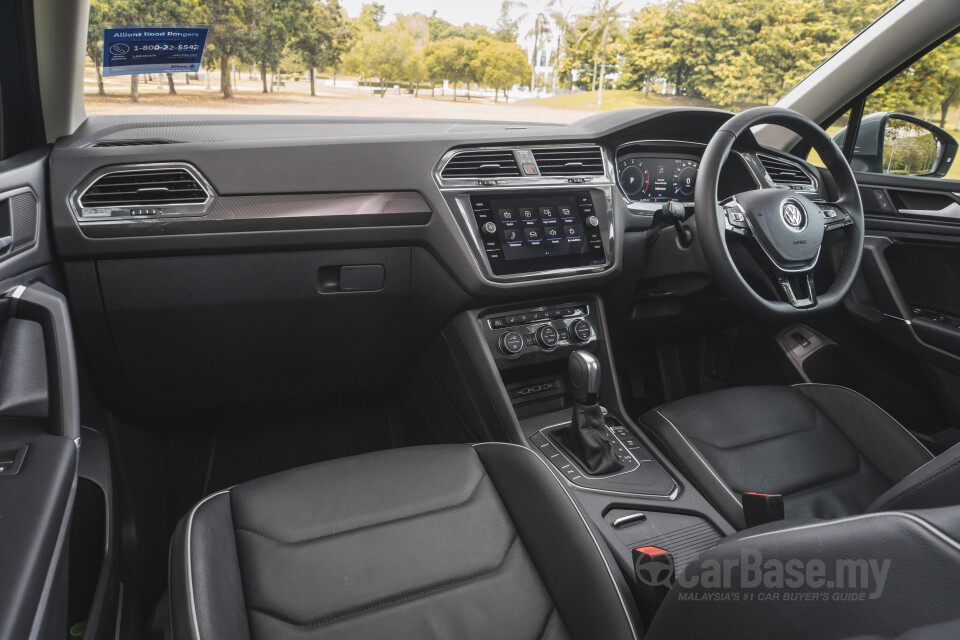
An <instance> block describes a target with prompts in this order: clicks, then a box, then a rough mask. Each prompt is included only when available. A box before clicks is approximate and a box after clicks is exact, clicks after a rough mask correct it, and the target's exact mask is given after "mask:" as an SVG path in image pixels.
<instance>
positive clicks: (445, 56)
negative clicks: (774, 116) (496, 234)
mask: <svg viewBox="0 0 960 640" xmlns="http://www.w3.org/2000/svg"><path fill="white" fill-rule="evenodd" d="M895 2H896V0H818V1H816V2H814V1H812V0H777V2H770V1H769V0H476V1H474V2H463V1H458V2H436V0H375V1H370V0H90V21H89V24H90V30H89V33H88V39H87V50H86V53H87V61H86V72H85V79H84V95H85V102H86V110H87V113H88V114H90V115H98V114H130V115H144V114H165V113H231V114H285V115H327V116H344V117H358V116H376V117H394V118H396V117H403V118H416V117H424V118H452V119H482V120H509V121H529V122H573V121H575V120H579V119H581V118H583V117H585V116H588V115H591V114H594V113H597V112H599V111H605V110H611V109H623V108H630V107H670V106H678V107H682V106H698V107H719V108H723V109H729V110H732V111H741V110H743V109H747V108H749V107H752V106H756V105H761V104H773V103H775V102H776V101H777V100H778V99H779V97H780V96H781V95H783V94H784V93H786V92H787V91H788V90H789V89H790V88H791V87H792V86H793V85H794V84H796V83H797V82H799V81H800V80H801V79H802V78H804V77H805V76H806V75H807V74H809V73H810V72H811V71H812V70H813V69H815V68H816V67H817V66H818V65H819V64H821V63H822V62H823V61H824V60H826V59H827V58H828V57H829V56H830V55H832V54H833V53H834V52H835V51H836V50H837V49H839V48H840V47H842V46H843V45H844V44H845V43H846V42H847V41H848V40H850V39H851V38H852V37H854V36H855V35H856V34H857V33H858V32H859V31H861V30H862V29H863V28H865V27H866V26H867V25H869V24H870V22H872V21H873V20H875V19H876V18H877V17H879V16H880V15H881V14H882V13H883V12H884V11H886V10H887V9H888V8H889V7H890V6H892V5H893V4H894V3H895ZM138 27H139V28H147V27H153V28H157V29H159V28H162V27H170V28H180V29H184V30H186V29H189V28H206V29H208V34H207V37H206V39H205V40H204V41H203V44H202V45H197V46H198V50H202V59H201V60H200V61H199V62H196V61H194V62H193V64H195V65H197V67H198V68H196V69H193V68H192V66H191V67H190V68H189V69H188V70H187V69H184V67H182V66H177V67H168V68H166V69H165V70H159V71H157V70H151V72H149V73H143V74H141V75H136V76H131V75H121V74H119V73H118V71H119V70H132V69H134V68H135V67H136V65H137V63H138V62H140V61H142V60H141V59H140V58H137V59H136V60H134V59H132V58H130V59H127V60H125V61H121V62H125V63H126V64H123V63H120V64H117V63H116V62H117V61H116V60H114V59H111V58H110V56H111V55H118V56H119V55H125V53H130V54H131V55H133V54H135V53H137V52H136V51H134V50H133V49H132V47H131V49H130V50H128V49H126V48H125V47H124V46H119V47H117V48H116V49H113V46H114V45H116V44H120V45H124V44H128V43H124V42H120V43H117V42H115V41H114V40H109V39H108V43H109V45H110V46H108V47H104V29H105V28H117V29H126V30H130V29H135V28H138ZM182 44H183V43H182V42H181V43H178V42H174V41H169V42H157V43H154V46H161V45H162V46H164V47H171V46H180V45H182ZM188 44H190V45H191V46H193V43H192V42H191V43H188ZM105 49H106V50H105ZM111 50H113V52H114V53H111ZM165 50H166V49H165ZM105 55H106V56H107V57H108V60H107V63H108V64H106V65H105V64H104V56H105ZM108 67H109V69H108ZM105 69H106V72H105ZM140 69H141V70H143V67H140ZM111 70H112V71H113V73H111ZM167 71H169V72H167Z"/></svg>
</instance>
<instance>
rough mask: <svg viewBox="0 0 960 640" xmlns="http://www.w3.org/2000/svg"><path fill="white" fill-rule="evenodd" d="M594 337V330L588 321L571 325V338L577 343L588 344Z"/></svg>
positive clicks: (579, 321)
mask: <svg viewBox="0 0 960 640" xmlns="http://www.w3.org/2000/svg"><path fill="white" fill-rule="evenodd" d="M592 335H593V329H592V328H591V327H590V323H589V322H587V321H586V320H577V321H576V322H574V323H573V324H572V325H570V337H571V338H572V339H573V340H575V341H576V342H586V341H587V340H589V339H590V337H591V336H592Z"/></svg>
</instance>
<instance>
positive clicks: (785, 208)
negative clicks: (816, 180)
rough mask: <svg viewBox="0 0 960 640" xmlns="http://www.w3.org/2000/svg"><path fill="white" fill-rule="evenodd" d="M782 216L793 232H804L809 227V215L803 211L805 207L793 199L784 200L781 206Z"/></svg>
mask: <svg viewBox="0 0 960 640" xmlns="http://www.w3.org/2000/svg"><path fill="white" fill-rule="evenodd" d="M780 215H781V217H783V221H784V223H786V225H787V228H788V229H790V230H791V231H803V229H804V227H806V226H807V215H806V213H805V212H804V211H803V205H802V204H800V203H799V202H798V201H796V200H793V199H792V198H788V199H787V200H784V201H783V203H782V204H781V205H780Z"/></svg>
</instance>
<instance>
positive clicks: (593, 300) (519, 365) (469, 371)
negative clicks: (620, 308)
mask: <svg viewBox="0 0 960 640" xmlns="http://www.w3.org/2000/svg"><path fill="white" fill-rule="evenodd" d="M490 207H491V208H490V212H491V215H496V216H499V215H500V213H499V211H498V212H497V213H496V214H494V213H493V212H494V211H495V210H496V209H497V208H498V207H497V205H496V201H493V202H491V203H490ZM499 208H503V209H509V208H510V207H499ZM541 219H542V218H541ZM480 222H484V223H485V221H484V220H483V219H482V218H481V219H480V220H478V221H477V223H478V224H479V223H480ZM502 250H503V249H502V247H500V248H499V249H497V251H502ZM520 259H522V258H520ZM538 259H543V258H538ZM548 259H553V258H548ZM494 264H495V263H494ZM430 352H431V356H430V358H428V359H427V361H426V362H424V363H423V367H422V369H421V370H420V371H418V373H417V376H416V377H418V378H420V377H423V378H425V379H426V378H430V379H432V380H433V384H432V386H431V387H430V389H429V390H428V395H426V396H425V397H424V399H423V401H422V405H423V406H425V407H430V409H431V410H432V412H433V415H432V416H428V417H427V422H429V423H430V425H431V426H432V428H433V429H434V430H436V431H437V433H438V437H441V438H446V439H448V440H449V439H451V438H460V439H462V440H463V441H467V442H471V441H478V440H504V441H509V442H513V443H516V444H522V445H524V446H526V447H528V448H529V449H531V450H532V451H534V452H535V453H536V455H538V456H539V457H540V458H541V459H542V460H543V461H544V462H545V463H546V464H547V466H548V468H550V469H551V470H552V471H553V472H554V474H555V475H556V476H557V477H558V479H560V481H561V482H563V483H564V485H565V486H566V487H567V490H568V492H569V493H570V494H571V495H572V496H573V497H574V499H575V500H576V501H577V503H578V504H579V505H580V507H581V510H582V511H583V513H584V515H585V516H586V517H588V518H589V519H590V520H591V521H592V524H593V526H594V527H595V529H596V531H597V532H598V533H599V534H600V535H601V536H602V537H603V538H604V540H605V541H606V543H607V546H608V547H609V548H610V550H611V552H612V554H613V556H614V557H615V558H616V559H617V562H618V564H619V565H620V568H621V569H622V571H623V573H624V575H625V576H627V577H628V578H630V577H631V576H633V575H634V566H633V562H634V561H633V552H634V549H637V548H640V547H644V546H655V547H658V548H661V549H666V550H668V551H669V552H670V553H671V554H672V557H673V559H674V562H675V568H676V570H677V571H680V570H682V569H683V567H684V566H685V564H686V563H687V562H689V561H690V560H692V559H693V558H694V557H695V556H696V554H697V553H699V552H700V551H703V550H705V549H708V548H710V547H713V546H715V545H716V544H717V543H719V542H720V541H721V540H722V539H723V537H724V536H725V535H729V534H730V533H733V527H731V526H730V524H729V523H727V522H726V521H725V520H724V519H723V517H722V516H721V515H720V514H719V513H717V511H716V509H715V508H714V507H713V506H712V505H711V504H710V503H709V502H708V501H707V500H706V499H705V498H704V496H703V495H702V494H701V493H700V492H699V491H698V490H697V488H696V487H695V486H693V485H692V484H691V483H690V482H689V481H687V480H686V479H685V478H684V477H683V475H682V473H681V472H680V470H679V469H677V467H676V466H674V465H673V463H672V460H671V458H670V455H669V452H667V451H664V450H663V449H662V448H661V447H659V446H658V443H657V442H655V441H652V440H651V439H650V437H649V436H648V434H647V433H646V432H645V431H644V430H643V429H641V428H640V427H639V425H638V424H636V423H635V422H634V421H633V420H631V419H630V417H629V416H628V415H627V413H626V410H625V409H624V405H623V402H622V399H621V396H620V393H621V391H620V385H619V381H618V376H617V371H616V367H615V366H614V351H613V349H612V345H611V342H610V333H609V328H608V326H607V321H606V318H605V315H604V308H603V303H602V300H601V298H600V297H599V296H597V295H590V294H584V295H578V296H565V297H557V298H554V299H551V300H548V301H542V302H537V303H531V302H522V301H517V302H513V303H504V304H500V305H495V306H490V307H485V308H481V309H474V310H470V311H465V312H463V313H461V314H459V315H457V316H456V317H455V318H454V319H453V320H452V321H451V323H450V324H449V325H448V326H447V327H446V328H445V329H444V331H443V332H442V336H441V337H440V338H439V339H438V340H437V342H436V344H435V345H433V347H432V348H431V350H430ZM572 354H574V355H573V357H572V358H571V355H572ZM577 360H579V361H581V362H587V363H593V364H591V366H594V367H595V368H596V375H595V376H594V375H593V373H591V376H588V377H589V378H590V379H593V378H594V377H595V378H596V380H595V385H596V388H595V389H590V390H588V392H586V393H585V392H584V390H583V388H582V387H583V376H582V375H580V374H579V373H578V370H577V367H576V366H575V364H574V362H575V361H577ZM591 384H593V383H591ZM585 416H586V417H585ZM451 425H454V426H451ZM440 430H444V432H443V433H442V434H441V433H439V431H440ZM578 438H580V440H579V441H578ZM634 586H637V585H634ZM638 597H640V596H638Z"/></svg>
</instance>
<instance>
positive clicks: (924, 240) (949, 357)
mask: <svg viewBox="0 0 960 640" xmlns="http://www.w3.org/2000/svg"><path fill="white" fill-rule="evenodd" d="M857 179H858V181H859V182H860V192H861V196H862V199H863V203H864V209H865V213H866V232H867V238H866V241H865V246H864V257H863V266H862V267H861V270H860V274H859V276H858V280H857V282H856V284H855V286H854V288H853V290H852V291H851V295H850V296H848V298H847V300H846V301H845V303H846V307H847V309H848V310H849V311H850V312H851V313H852V314H853V315H854V316H855V317H856V318H857V319H859V320H860V321H861V323H863V324H864V325H866V326H867V327H869V328H870V329H872V330H873V331H874V332H876V333H877V334H879V335H880V336H881V337H883V338H885V339H887V340H888V341H890V342H892V343H893V344H895V345H897V346H898V347H900V348H902V349H904V350H905V351H906V352H908V353H909V354H911V355H912V356H914V357H915V358H916V359H917V360H918V361H919V362H920V363H921V364H922V365H923V368H924V373H925V374H926V378H927V381H926V382H928V383H929V385H930V386H931V388H932V390H933V391H934V393H935V394H936V396H937V398H938V399H939V400H940V401H941V404H942V405H943V407H944V409H945V411H946V413H947V416H948V418H949V420H950V422H951V425H950V426H951V427H953V429H958V428H960V183H958V182H955V181H951V180H938V179H926V178H910V177H904V176H884V175H876V174H867V173H860V174H857ZM956 435H957V433H953V434H950V435H949V436H948V437H950V438H953V437H955V436H956Z"/></svg>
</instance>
